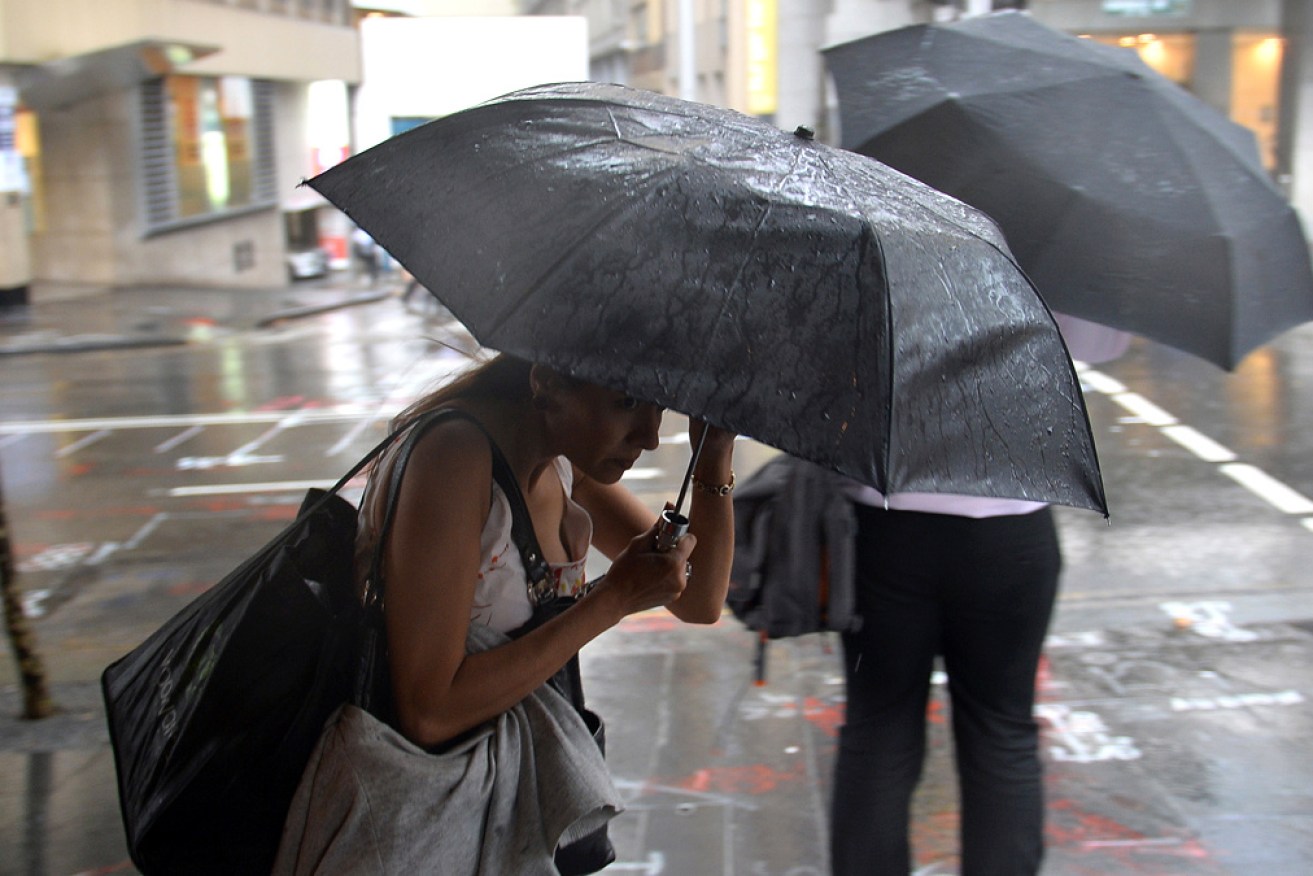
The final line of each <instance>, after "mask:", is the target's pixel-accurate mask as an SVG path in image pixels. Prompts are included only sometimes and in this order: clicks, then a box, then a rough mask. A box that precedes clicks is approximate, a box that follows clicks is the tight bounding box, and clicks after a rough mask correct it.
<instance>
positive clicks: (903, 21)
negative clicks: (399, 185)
mask: <svg viewBox="0 0 1313 876" xmlns="http://www.w3.org/2000/svg"><path fill="white" fill-rule="evenodd" d="M1308 5H1309V4H1308V3H1307V2H1306V0H1244V2H1240V0H43V2H41V3H35V2H32V0H0V304H4V303H7V302H9V301H11V300H22V299H23V298H24V296H26V291H27V285H28V284H29V283H30V282H31V281H32V280H34V279H35V280H39V281H41V282H42V284H43V289H50V288H54V287H55V286H57V285H58V284H68V285H69V286H76V285H78V284H92V285H99V286H102V287H103V286H114V285H128V284H140V283H151V284H170V283H172V284H198V285H229V286H231V285H237V286H250V287H253V288H254V287H269V286H271V285H277V284H281V283H285V282H286V281H287V279H288V277H304V276H314V275H316V274H319V273H322V272H324V271H325V270H328V269H329V267H330V266H338V267H340V266H342V265H344V264H345V263H346V260H347V251H346V239H347V236H348V235H349V232H350V228H349V222H348V221H347V220H346V218H345V217H344V216H342V215H341V214H339V213H337V212H336V211H334V210H332V209H331V208H328V207H327V206H325V204H324V202H323V201H322V199H320V198H319V197H318V196H317V195H315V194H314V193H313V192H311V191H310V190H308V189H298V188H297V183H298V182H299V181H300V180H301V179H303V178H305V177H308V176H312V175H313V174H315V173H317V172H318V171H320V170H323V169H324V168H326V167H330V166H332V165H333V164H335V163H336V162H338V161H340V160H341V159H342V158H343V157H345V156H346V155H349V154H351V152H353V151H357V150H359V149H361V148H365V147H367V146H369V145H371V144H372V143H375V142H377V141H378V140H381V139H383V138H384V137H387V136H391V135H392V134H395V133H397V132H398V131H400V130H404V129H405V128H406V127H409V126H413V125H416V124H421V123H423V122H424V121H427V120H429V119H431V118H436V117H439V116H442V115H445V114H447V113H449V112H453V111H455V110H458V109H461V108H463V107H465V106H469V105H471V104H473V103H476V102H478V101H479V100H483V99H486V98H488V97H492V96H495V95H496V94H500V93H503V92H505V91H507V90H510V89H512V88H517V87H520V86H522V85H527V84H533V83H536V82H545V81H552V80H560V79H571V78H591V79H596V80H600V81H610V82H620V83H623V84H628V85H633V86H636V87H640V88H649V89H652V90H656V91H661V92H664V93H667V94H673V95H677V96H680V97H684V98H687V99H691V100H698V101H704V102H707V103H715V104H720V105H723V106H728V107H732V108H734V109H738V110H741V111H743V112H746V113H750V114H753V115H757V116H761V117H763V118H766V119H768V120H771V121H773V122H775V123H776V124H778V125H779V126H781V127H783V128H786V129H792V128H793V127H795V126H796V125H799V124H808V125H811V126H813V127H814V128H815V130H816V132H817V136H818V138H819V139H821V140H823V141H825V142H831V143H833V142H837V140H838V134H839V132H838V130H837V104H836V100H835V98H834V95H833V89H832V87H831V86H830V84H829V82H828V80H827V77H826V74H825V70H824V63H823V61H822V58H821V54H820V50H821V49H822V48H823V47H825V46H827V45H830V44H833V43H838V42H843V41H846V40H850V39H855V38H858V37H862V36H866V35H868V34H871V33H876V32H879V31H884V30H890V29H893V28H897V27H902V26H905V25H909V24H917V23H923V22H928V21H944V20H952V19H954V18H958V17H963V16H969V15H976V14H982V13H987V12H990V11H993V10H998V9H1006V8H1013V9H1024V10H1026V11H1027V12H1029V13H1030V14H1031V15H1033V16H1035V18H1036V19H1038V20H1039V21H1041V22H1043V23H1045V24H1047V25H1050V26H1052V27H1055V28H1058V29H1061V30H1064V31H1066V32H1068V33H1072V34H1077V35H1082V36H1086V37H1088V38H1090V39H1096V40H1099V41H1102V42H1107V43H1112V44H1116V45H1122V46H1126V47H1128V48H1130V49H1134V50H1135V51H1137V52H1139V54H1140V55H1141V57H1142V58H1143V59H1144V60H1145V61H1146V62H1147V63H1148V64H1149V65H1150V66H1152V67H1154V68H1155V69H1157V70H1159V71H1160V72H1162V73H1163V74H1165V75H1167V76H1168V77H1170V78H1171V79H1173V80H1174V81H1176V82H1178V83H1180V84H1181V85H1182V86H1183V87H1184V88H1186V89H1188V90H1189V91H1191V92H1193V93H1194V94H1195V95H1197V96H1198V97H1200V98H1201V99H1202V100H1204V101H1206V102H1207V103H1209V104H1211V105H1212V106H1214V107H1216V108H1217V109H1219V110H1221V111H1222V112H1223V113H1225V114H1226V115H1227V116H1229V117H1230V118H1231V119H1233V120H1234V121H1236V122H1238V123H1240V124H1242V125H1244V126H1246V127H1248V128H1249V129H1250V130H1252V131H1253V132H1254V134H1255V136H1256V138H1257V142H1258V145H1259V148H1260V151H1261V154H1262V157H1263V160H1264V162H1265V163H1266V165H1267V167H1268V169H1269V171H1270V172H1271V173H1272V176H1273V178H1274V179H1275V180H1276V181H1277V182H1278V184H1280V185H1281V186H1282V187H1283V188H1284V190H1285V191H1287V192H1288V194H1289V196H1290V198H1291V200H1292V202H1293V203H1294V204H1295V206H1296V207H1297V208H1300V210H1301V211H1302V212H1303V213H1305V214H1306V215H1308V214H1309V212H1310V210H1313V107H1310V106H1306V104H1307V102H1308V100H1309V97H1308V96H1309V95H1313V90H1311V89H1309V88H1307V87H1306V85H1307V83H1309V81H1310V80H1313V51H1310V50H1308V49H1305V48H1304V47H1305V46H1306V45H1309V44H1310V42H1311V41H1313V15H1311V14H1310V12H1309V11H1308V9H1307V7H1308ZM52 284H54V286H52ZM44 294H50V293H49V292H45V293H44Z"/></svg>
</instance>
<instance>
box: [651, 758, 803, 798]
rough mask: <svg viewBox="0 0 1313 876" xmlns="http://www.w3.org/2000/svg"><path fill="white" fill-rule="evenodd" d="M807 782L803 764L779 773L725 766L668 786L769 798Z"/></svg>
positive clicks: (767, 768) (756, 767)
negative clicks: (784, 787)
mask: <svg viewBox="0 0 1313 876" xmlns="http://www.w3.org/2000/svg"><path fill="white" fill-rule="evenodd" d="M806 780H807V771H806V769H805V768H804V767H803V765H802V764H795V765H794V766H793V767H791V768H789V769H787V770H777V769H775V768H774V767H770V766H767V765H766V764H752V765H750V766H723V767H708V768H707V769H701V770H698V771H697V772H695V773H693V774H692V775H691V776H688V777H686V778H683V779H677V780H675V781H674V782H671V783H669V784H670V785H671V786H672V787H675V788H681V789H683V790H686V791H699V792H703V793H705V792H718V793H722V794H742V793H747V794H767V793H770V792H771V791H774V790H775V789H776V788H778V787H779V786H780V785H781V784H785V783H790V782H800V781H806Z"/></svg>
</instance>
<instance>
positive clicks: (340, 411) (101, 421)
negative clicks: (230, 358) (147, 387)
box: [0, 404, 400, 435]
mask: <svg viewBox="0 0 1313 876" xmlns="http://www.w3.org/2000/svg"><path fill="white" fill-rule="evenodd" d="M397 410H398V411H399V410H400V408H398V409H397ZM298 413H299V414H300V415H301V417H302V419H303V420H304V421H306V422H323V423H328V422H343V421H348V422H349V421H351V420H358V419H360V418H361V417H369V416H374V415H376V413H377V412H376V410H375V409H374V408H372V407H370V408H365V407H364V406H362V405H358V404H349V405H335V406H333V407H324V408H310V409H307V410H304V411H300V412H298ZM286 418H287V411H237V412H233V413H226V414H166V415H161V416H150V417H100V418H96V419H86V420H13V421H10V422H7V423H6V422H0V435H33V434H42V433H50V432H55V433H59V432H92V431H95V430H97V429H111V430H118V429H158V428H161V427H175V428H185V427H187V426H241V425H246V424H251V423H277V422H279V421H280V420H283V419H286Z"/></svg>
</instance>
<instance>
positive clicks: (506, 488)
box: [368, 408, 548, 602]
mask: <svg viewBox="0 0 1313 876" xmlns="http://www.w3.org/2000/svg"><path fill="white" fill-rule="evenodd" d="M452 416H459V417H463V418H465V419H467V420H469V421H470V422H471V423H473V424H474V425H475V426H477V427H478V428H479V431H481V432H483V434H484V437H486V438H487V439H488V446H489V447H490V448H491V450H492V476H493V478H495V479H496V481H497V484H498V486H500V487H501V489H502V492H503V493H504V494H505V495H506V499H507V500H508V501H509V502H510V505H511V538H512V540H513V541H514V542H515V546H516V548H518V549H519V552H520V559H521V560H522V561H523V563H524V569H525V571H526V572H527V573H528V575H529V581H530V582H531V583H530V587H529V591H530V593H531V594H532V593H533V592H534V589H535V587H534V585H537V584H539V583H540V582H542V581H543V580H545V579H546V578H547V576H548V566H547V561H546V560H545V559H543V552H542V549H541V548H540V547H539V546H538V538H537V536H535V535H534V531H533V519H532V518H531V517H530V516H529V509H528V506H527V505H525V502H524V495H523V493H521V492H520V485H519V483H518V482H517V481H516V479H515V473H514V472H513V471H511V466H510V463H508V462H507V461H506V457H505V456H504V455H502V452H501V448H499V447H498V446H497V442H496V441H494V440H493V437H492V435H490V434H489V433H488V430H487V429H485V428H484V426H483V424H482V423H480V422H479V421H478V420H477V419H475V418H474V417H473V416H472V415H471V414H468V413H466V412H465V411H462V410H460V409H458V408H442V409H440V410H436V411H432V412H431V413H428V414H425V415H424V416H422V417H421V418H420V419H418V420H417V421H416V422H415V424H414V428H412V429H411V432H410V434H409V435H407V436H406V440H405V443H404V444H403V445H402V446H401V450H400V452H399V454H398V456H397V460H396V462H395V463H394V464H393V466H392V477H391V479H390V480H389V482H388V492H387V505H386V511H385V512H384V515H383V525H382V527H380V529H379V533H378V541H377V543H376V544H375V545H374V555H373V557H372V559H371V561H370V564H369V579H368V581H369V585H368V586H369V588H370V592H369V595H368V599H369V600H371V601H375V602H376V601H377V600H379V599H381V598H382V596H383V582H382V579H381V577H380V576H379V569H380V567H381V566H382V563H383V546H384V545H385V544H386V542H387V536H388V533H389V532H391V530H392V521H393V518H394V517H395V516H396V511H397V497H398V495H399V494H400V492H401V478H402V475H403V474H404V473H405V470H406V464H407V463H408V462H409V461H410V455H411V454H412V453H413V452H414V450H415V445H416V444H417V443H418V442H419V439H420V438H421V437H423V436H424V434H425V433H426V432H428V430H429V429H431V428H432V427H433V426H434V425H436V424H437V423H438V422H439V421H440V420H443V419H448V418H450V417H452Z"/></svg>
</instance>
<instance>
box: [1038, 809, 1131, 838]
mask: <svg viewBox="0 0 1313 876" xmlns="http://www.w3.org/2000/svg"><path fill="white" fill-rule="evenodd" d="M1048 810H1049V816H1050V817H1049V819H1048V825H1047V826H1048V830H1047V833H1048V836H1049V839H1050V840H1051V841H1052V842H1055V843H1060V844H1062V845H1076V844H1078V843H1083V842H1089V841H1091V840H1102V841H1107V840H1123V841H1124V840H1142V839H1144V838H1145V835H1144V834H1143V833H1141V832H1140V831H1138V830H1134V829H1132V828H1129V827H1127V826H1126V825H1124V824H1122V823H1120V822H1118V821H1115V820H1114V819H1111V818H1108V817H1107V816H1105V815H1099V814H1098V813H1095V812H1090V811H1088V810H1086V809H1084V808H1083V807H1082V806H1080V804H1078V803H1076V802H1075V801H1074V800H1071V799H1068V798H1059V799H1056V800H1050V801H1048Z"/></svg>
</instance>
